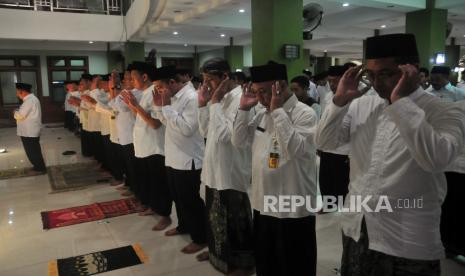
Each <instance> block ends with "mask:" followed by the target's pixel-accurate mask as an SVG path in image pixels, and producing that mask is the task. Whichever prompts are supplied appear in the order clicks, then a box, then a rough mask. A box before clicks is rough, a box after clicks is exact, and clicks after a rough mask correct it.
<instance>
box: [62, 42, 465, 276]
mask: <svg viewBox="0 0 465 276" xmlns="http://www.w3.org/2000/svg"><path fill="white" fill-rule="evenodd" d="M366 46H367V61H366V64H365V65H364V66H363V67H362V66H333V67H331V68H330V70H329V71H328V73H327V82H321V80H315V82H317V84H315V89H316V91H317V94H318V95H320V99H315V98H314V97H311V96H312V95H311V94H310V95H309V93H308V92H307V91H308V90H309V88H310V87H311V86H312V83H310V82H309V81H308V79H304V78H303V76H300V77H295V78H293V79H292V80H291V81H290V82H288V78H287V70H286V66H285V65H283V64H278V63H275V62H269V63H268V64H265V65H261V66H254V67H251V68H250V75H251V76H250V77H251V82H250V83H247V84H245V85H243V86H240V85H238V84H237V82H235V81H234V80H232V79H231V78H230V67H229V65H228V63H227V62H226V61H225V60H223V59H212V60H209V61H207V62H205V64H203V66H202V68H201V69H202V74H203V82H202V84H201V85H200V87H199V88H198V89H195V87H194V85H193V84H192V83H191V82H190V81H189V79H186V77H185V75H184V74H182V72H179V71H178V70H176V69H175V68H174V67H170V66H167V67H161V68H154V67H153V66H152V65H149V64H147V63H144V62H134V63H132V64H131V65H129V66H128V68H127V70H126V71H125V72H124V74H121V75H120V74H118V73H116V72H114V73H112V74H110V75H106V76H91V75H83V76H82V78H81V80H80V82H79V84H78V85H77V84H75V83H69V84H68V85H69V86H70V88H69V90H70V91H71V92H74V91H76V90H78V91H79V93H74V95H72V96H70V97H69V99H68V103H69V104H70V105H71V106H73V108H75V111H76V112H77V113H78V115H79V120H80V123H81V124H82V133H81V140H82V154H83V155H84V156H94V157H95V158H96V159H97V160H98V161H100V162H101V164H102V166H103V168H104V169H106V170H108V171H109V172H110V173H111V174H112V175H113V177H114V178H115V179H116V180H117V181H116V182H115V183H114V184H120V183H121V184H122V183H123V181H124V185H123V186H119V189H120V190H122V192H123V195H125V196H132V195H134V196H135V197H136V198H137V199H138V200H139V201H140V203H141V206H143V209H141V215H152V214H157V215H158V217H159V221H158V223H157V224H156V225H155V226H154V227H153V230H154V231H162V230H166V229H167V228H168V227H169V226H170V225H171V224H172V219H171V217H172V206H173V203H174V205H175V207H176V216H177V223H178V225H177V226H176V227H174V228H171V229H169V230H168V231H166V232H165V235H166V236H173V235H180V234H188V235H189V236H190V239H191V243H189V244H188V245H186V246H185V247H183V248H182V249H181V250H182V252H184V253H187V254H192V253H197V252H200V251H202V250H203V249H204V248H205V247H208V251H207V252H202V253H200V254H199V255H197V258H198V259H199V260H207V259H208V260H209V261H210V263H211V264H212V265H213V266H214V267H215V268H216V269H218V270H219V271H221V272H224V273H235V274H237V275H249V274H250V273H252V272H253V271H256V273H257V275H316V256H317V248H316V233H315V215H316V213H315V212H314V211H313V210H310V209H312V208H308V205H307V204H297V201H292V200H291V201H286V199H289V198H292V197H305V200H310V201H312V203H311V204H310V205H312V204H313V203H315V202H316V196H317V185H318V179H317V175H318V174H317V166H316V159H317V150H318V154H319V155H320V157H321V166H320V179H319V185H320V190H321V194H322V195H329V196H343V197H344V196H345V200H344V202H343V204H344V206H345V207H347V206H352V205H353V204H356V203H354V202H353V199H354V198H358V197H361V198H362V200H363V201H364V204H365V205H366V206H368V207H371V209H373V210H374V209H375V207H376V206H377V204H379V201H380V199H383V198H387V199H388V202H389V206H395V204H396V203H397V202H399V200H405V199H409V200H414V199H421V200H422V203H423V205H422V206H421V208H419V207H417V208H401V207H400V208H393V210H390V211H389V210H388V211H379V212H375V211H370V208H360V209H357V210H354V209H352V208H349V210H345V211H344V212H341V216H340V217H339V218H340V220H341V225H342V231H343V237H342V243H343V255H342V264H341V275H344V276H346V275H354V276H355V275H357V276H358V275H417V274H421V275H440V259H441V258H443V257H444V248H443V245H442V242H441V235H440V232H441V231H440V220H441V205H442V203H443V202H444V199H445V197H446V193H447V182H446V177H445V174H444V172H445V171H447V172H454V175H453V178H450V177H448V178H447V181H449V180H450V181H455V183H457V182H456V181H459V182H463V180H464V175H465V168H464V167H465V166H464V162H463V159H461V157H462V156H463V148H464V137H465V111H464V109H465V106H464V104H463V102H460V101H458V100H457V101H456V102H451V101H446V100H445V99H446V98H447V99H461V98H460V97H461V96H460V91H459V90H454V91H451V90H447V91H451V92H450V93H446V92H444V93H442V94H440V95H444V96H442V97H441V96H439V97H438V96H436V95H435V93H436V90H441V89H443V88H444V87H445V86H448V85H449V84H448V83H446V84H443V83H444V82H443V81H442V82H440V83H442V84H441V85H440V86H439V85H438V86H436V85H435V83H439V82H436V81H435V80H434V77H433V75H434V74H440V75H445V74H444V73H445V71H441V70H443V69H441V68H436V69H434V68H433V71H432V72H431V75H432V76H431V79H430V82H431V85H432V87H433V88H432V89H433V90H431V91H425V90H424V88H423V87H422V85H421V81H420V74H419V70H418V63H419V58H418V51H417V47H416V42H415V38H414V36H413V35H409V34H392V35H383V36H376V37H371V38H368V39H367V43H366ZM438 70H439V71H438ZM319 84H322V85H319ZM444 89H447V88H444ZM325 90H326V91H325ZM325 92H326V93H325ZM452 94H453V96H452ZM322 95H324V97H322ZM319 113H321V118H320V115H319ZM205 139H206V140H205ZM201 183H203V184H205V186H206V191H205V201H204V200H203V199H202V197H201V196H200V186H201ZM299 203H300V202H299ZM289 206H290V207H291V208H289ZM319 213H320V214H323V213H324V212H319Z"/></svg>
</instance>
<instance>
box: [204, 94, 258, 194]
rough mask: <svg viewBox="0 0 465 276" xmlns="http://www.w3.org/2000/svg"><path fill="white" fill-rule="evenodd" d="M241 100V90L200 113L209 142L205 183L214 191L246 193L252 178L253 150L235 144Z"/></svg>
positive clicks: (205, 165) (206, 107)
mask: <svg viewBox="0 0 465 276" xmlns="http://www.w3.org/2000/svg"><path fill="white" fill-rule="evenodd" d="M241 96H242V88H241V87H240V86H238V87H236V88H235V89H233V90H231V91H230V92H229V93H227V94H226V95H225V96H224V98H223V100H222V101H221V102H220V103H215V104H209V105H207V106H205V107H201V108H200V109H199V129H200V134H202V136H203V137H205V138H207V145H206V146H205V156H204V159H203V169H202V175H201V179H202V182H203V183H204V184H205V185H207V186H209V187H210V188H214V189H217V190H227V189H232V190H236V191H241V192H244V193H246V192H247V191H248V188H249V186H250V175H251V168H250V165H251V160H250V159H251V156H250V148H248V147H245V148H243V149H239V148H236V147H234V146H233V144H232V142H231V137H232V132H233V122H234V118H235V117H236V114H237V110H238V108H239V101H240V99H241Z"/></svg>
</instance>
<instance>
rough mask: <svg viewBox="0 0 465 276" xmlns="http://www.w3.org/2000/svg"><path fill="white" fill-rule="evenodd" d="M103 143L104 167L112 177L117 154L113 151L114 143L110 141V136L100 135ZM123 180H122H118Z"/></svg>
mask: <svg viewBox="0 0 465 276" xmlns="http://www.w3.org/2000/svg"><path fill="white" fill-rule="evenodd" d="M100 139H101V142H102V144H103V148H102V149H103V151H102V153H100V154H102V157H101V158H102V159H101V160H102V161H101V163H102V167H103V168H104V169H106V170H107V171H108V172H110V173H111V174H112V175H113V173H114V163H115V161H116V160H115V158H116V153H115V152H114V151H113V146H112V142H111V140H110V134H108V135H100ZM113 177H114V175H113ZM118 180H121V179H118Z"/></svg>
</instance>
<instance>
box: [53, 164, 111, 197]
mask: <svg viewBox="0 0 465 276" xmlns="http://www.w3.org/2000/svg"><path fill="white" fill-rule="evenodd" d="M47 171H48V177H49V179H50V185H51V187H52V193H59V192H67V191H74V190H80V189H85V188H86V187H87V186H90V185H93V184H98V183H108V182H110V180H111V177H104V176H102V174H101V172H100V171H99V168H98V164H97V163H96V162H85V163H76V164H66V165H58V166H51V167H49V168H47Z"/></svg>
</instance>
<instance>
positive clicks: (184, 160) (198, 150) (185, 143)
mask: <svg viewBox="0 0 465 276" xmlns="http://www.w3.org/2000/svg"><path fill="white" fill-rule="evenodd" d="M198 111H199V107H198V100H197V92H196V91H195V90H194V89H193V88H192V87H191V86H189V85H185V86H184V87H183V88H182V89H181V90H179V91H178V93H176V95H174V96H173V97H172V98H171V105H166V106H163V107H159V106H154V107H153V112H152V116H153V117H154V118H157V119H159V120H160V121H161V122H162V123H163V124H164V125H165V126H166V136H165V165H166V166H167V167H171V168H173V169H176V170H191V169H192V162H194V166H195V169H196V170H198V169H201V168H202V160H203V153H204V150H205V142H204V139H203V137H202V136H201V135H200V132H199V122H198Z"/></svg>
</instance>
